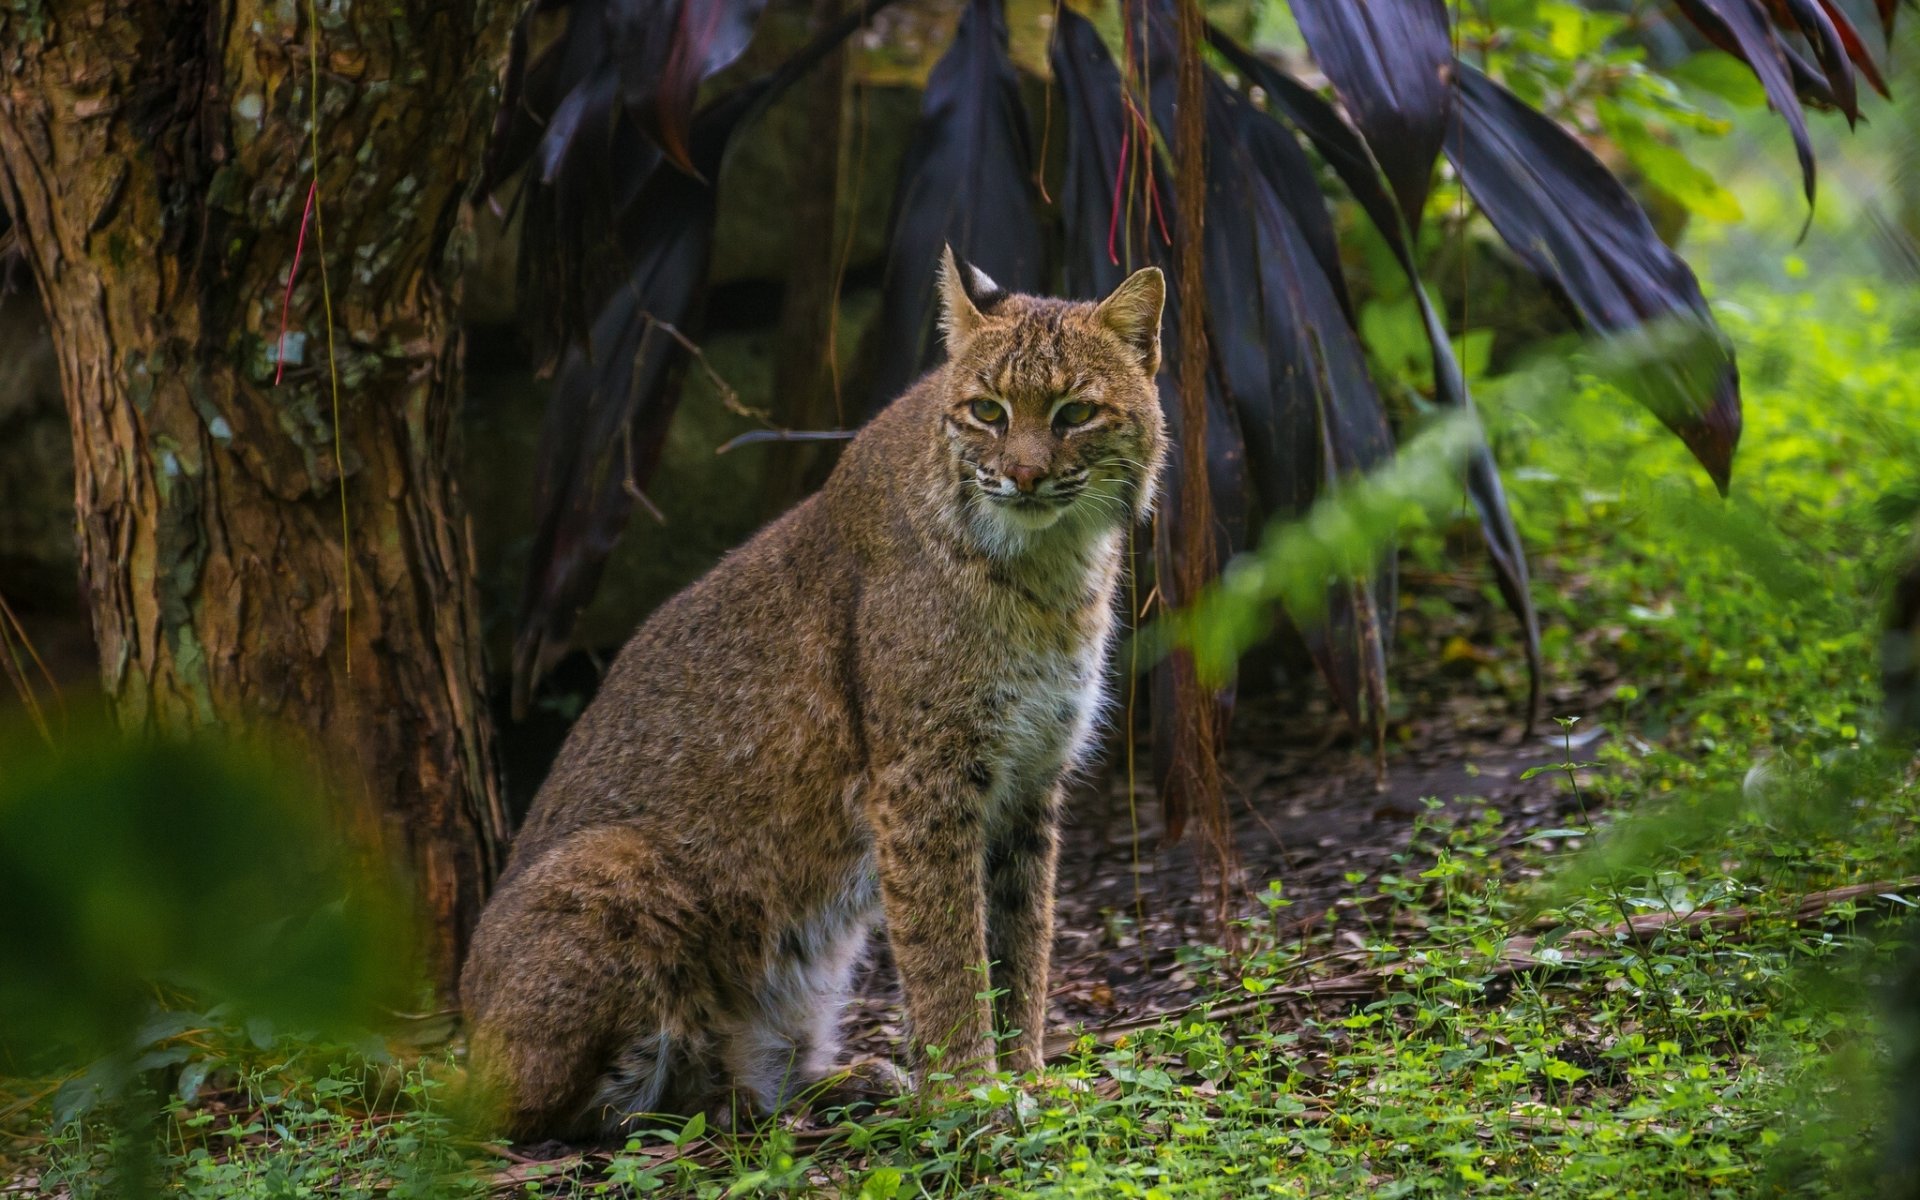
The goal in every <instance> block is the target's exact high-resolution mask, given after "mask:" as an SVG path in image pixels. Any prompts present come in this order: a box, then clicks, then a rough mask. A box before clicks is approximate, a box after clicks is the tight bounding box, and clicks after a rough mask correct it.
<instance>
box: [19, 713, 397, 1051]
mask: <svg viewBox="0 0 1920 1200" xmlns="http://www.w3.org/2000/svg"><path fill="white" fill-rule="evenodd" d="M0 762H4V763H5V764H6V767H5V771H4V774H0V911H4V912H5V913H6V914H7V919H6V920H5V921H4V922H0V1053H4V1054H5V1055H7V1056H8V1058H9V1059H10V1060H11V1061H12V1062H14V1063H16V1064H20V1063H28V1062H34V1061H39V1060H44V1058H45V1057H46V1056H47V1055H49V1054H61V1053H64V1054H69V1055H71V1054H81V1055H97V1054H104V1053H107V1052H109V1051H111V1050H113V1049H115V1048H118V1047H120V1046H123V1045H124V1044H125V1043H126V1041H127V1039H128V1038H129V1037H130V1036H131V1035H132V1034H133V1033H134V1032H135V1030H136V1029H137V1027H138V1026H139V1024H140V1023H141V1022H142V1021H143V1020H145V1019H146V1016H147V1011H148V1008H149V1006H150V1003H151V1001H152V999H153V995H154V991H153V989H154V986H155V985H156V984H168V985H172V986H174V987H176V988H179V989H181V990H184V991H187V992H190V993H192V994H195V995H201V996H207V997H211V998H215V999H218V1000H222V1001H226V1002H229V1003H231V1004H233V1005H234V1006H235V1007H237V1008H238V1009H241V1010H243V1011H245V1012H246V1013H248V1014H250V1015H253V1016H257V1017H262V1018H266V1019H270V1020H272V1021H274V1022H276V1023H280V1024H282V1025H285V1026H289V1027H294V1028H311V1029H316V1030H336V1031H337V1030H339V1029H341V1028H343V1027H345V1026H347V1025H350V1024H353V1023H355V1022H364V1021H365V1020H366V1019H368V1018H369V1017H370V1016H371V1015H372V1014H373V1007H372V1006H373V1005H374V1004H375V1003H376V1002H378V1001H382V1000H384V1001H386V1002H388V1003H395V1002H404V999H405V998H406V997H407V996H408V994H409V992H408V989H407V982H408V976H409V968H410V962H411V959H412V951H413V943H412V941H411V938H410V934H409V931H408V927H407V925H406V923H405V921H404V920H403V918H402V910H401V909H400V907H399V906H398V904H397V902H396V895H397V893H395V892H394V891H393V890H391V889H388V888H386V887H383V886H380V881H379V880H378V877H377V876H376V875H375V874H373V873H370V872H368V871H367V870H366V869H365V868H366V864H365V862H364V861H363V860H362V859H360V858H359V856H358V855H357V854H356V853H355V852H354V851H353V850H352V849H350V848H349V847H348V846H347V845H346V844H345V843H344V841H343V839H342V837H341V835H340V833H339V831H338V830H337V829H336V828H334V827H333V826H332V824H331V823H330V818H329V812H328V806H327V804H326V803H325V801H324V799H323V798H322V797H321V796H320V795H319V793H318V792H317V790H315V789H313V788H311V787H309V786H307V785H306V784H305V783H304V776H303V775H302V773H301V772H300V771H299V770H298V769H297V768H294V767H292V766H291V765H290V764H288V763H286V762H282V761H276V760H275V759H273V758H272V757H271V756H269V755H267V754H265V753H263V752H261V751H259V750H256V749H249V748H245V747H241V746H237V745H232V744H226V745H217V744H214V743H212V742H208V741H199V742H186V741H167V740H158V739H153V740H148V739H122V738H121V737H119V736H118V735H117V734H113V733H109V732H102V731H96V732H93V733H76V734H74V735H72V736H70V737H68V738H66V739H63V740H62V741H61V743H60V744H59V746H58V747H57V748H54V749H49V748H47V747H46V746H45V745H43V744H41V743H39V742H37V741H33V740H28V739H25V738H21V739H17V740H15V741H14V742H13V744H11V745H9V746H7V747H5V748H4V749H0Z"/></svg>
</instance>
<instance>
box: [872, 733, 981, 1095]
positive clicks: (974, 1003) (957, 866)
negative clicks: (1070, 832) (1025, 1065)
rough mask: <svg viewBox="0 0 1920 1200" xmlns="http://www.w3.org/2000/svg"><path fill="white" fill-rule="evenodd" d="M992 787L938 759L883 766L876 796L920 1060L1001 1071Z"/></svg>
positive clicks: (891, 912)
mask: <svg viewBox="0 0 1920 1200" xmlns="http://www.w3.org/2000/svg"><path fill="white" fill-rule="evenodd" d="M985 792H986V789H985V786H984V784H977V783H975V782H974V781H973V780H972V779H971V778H969V777H968V776H967V774H966V773H955V772H953V771H951V770H950V769H942V768H941V767H940V766H939V765H937V764H936V763H934V762H929V761H922V762H912V763H905V764H900V765H898V766H895V767H893V768H890V769H888V770H885V771H881V772H879V773H877V774H876V776H875V777H874V780H873V787H872V789H871V791H870V793H869V796H868V803H867V812H868V818H869V820H870V821H871V823H872V826H873V840H874V858H875V866H876V867H877V869H878V874H879V877H880V901H881V906H882V908H883V909H884V911H885V913H886V919H887V940H888V942H889V943H890V944H891V945H892V948H893V961H894V965H895V967H897V968H898V969H899V972H900V983H901V987H902V988H903V990H904V991H905V992H906V999H907V1019H908V1022H909V1023H910V1025H911V1026H912V1035H913V1047H914V1051H915V1055H916V1059H917V1060H918V1061H919V1065H922V1066H924V1065H926V1049H927V1047H929V1046H938V1047H940V1048H941V1057H940V1059H939V1062H938V1064H937V1066H938V1069H939V1070H942V1071H948V1072H951V1073H953V1074H954V1075H956V1076H967V1075H974V1074H978V1073H980V1072H982V1071H990V1070H992V1069H993V1040H992V1037H991V1028H992V1019H993V1013H992V1010H991V1008H990V1006H989V1004H988V1001H987V1000H986V998H985V992H986V988H987V979H986V962H987V933H986V896H985V883H984V878H983V866H984V860H985V857H986V854H985V829H984V812H985V807H986V794H985Z"/></svg>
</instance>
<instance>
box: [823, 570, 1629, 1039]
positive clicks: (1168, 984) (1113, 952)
mask: <svg viewBox="0 0 1920 1200" xmlns="http://www.w3.org/2000/svg"><path fill="white" fill-rule="evenodd" d="M1463 600H1464V598H1463ZM1462 610H1464V611H1459V612H1457V614H1456V615H1455V618H1454V619H1453V620H1448V621H1446V622H1444V624H1445V625H1449V626H1453V628H1452V629H1450V630H1448V631H1447V636H1448V637H1449V638H1451V637H1453V636H1454V635H1455V633H1456V632H1457V631H1458V629H1459V628H1460V626H1462V625H1466V626H1478V627H1479V628H1478V630H1475V632H1479V633H1482V634H1483V635H1484V633H1485V632H1486V624H1487V622H1488V621H1489V620H1490V619H1491V617H1492V614H1491V613H1489V612H1487V611H1485V610H1484V609H1482V608H1481V606H1479V605H1477V604H1475V603H1473V602H1472V601H1470V600H1468V601H1464V602H1463V604H1462ZM1475 610H1479V611H1475ZM1469 614H1471V615H1469ZM1456 621H1457V622H1458V624H1456ZM1407 632H1408V630H1406V629H1405V628H1404V627H1403V630H1402V633H1403V638H1402V643H1401V652H1402V665H1401V667H1400V669H1399V670H1397V671H1396V680H1395V683H1396V686H1397V687H1398V688H1399V689H1400V692H1401V694H1402V697H1403V703H1404V704H1405V707H1406V708H1407V710H1408V711H1409V713H1410V714H1411V715H1410V716H1408V717H1407V718H1406V719H1403V720H1400V721H1398V722H1396V723H1395V724H1394V726H1393V731H1392V736H1391V744H1390V746H1389V749H1388V751H1387V753H1386V755H1385V760H1386V774H1385V777H1384V778H1382V777H1380V775H1379V774H1378V773H1377V772H1376V768H1375V763H1374V756H1373V754H1372V751H1371V748H1370V747H1369V746H1368V745H1367V744H1366V743H1365V742H1364V741H1362V740H1360V739H1359V738H1356V737H1355V736H1354V734H1353V732H1352V728H1351V726H1350V725H1349V724H1348V723H1347V722H1346V721H1345V719H1344V718H1343V717H1341V716H1340V715H1339V714H1338V713H1335V712H1329V711H1328V710H1327V707H1326V703H1325V700H1324V699H1313V700H1310V701H1307V702H1304V703H1302V702H1300V701H1298V700H1293V701H1290V700H1288V699H1286V698H1284V697H1281V696H1277V695H1267V696H1264V697H1261V698H1257V699H1254V700H1252V701H1249V702H1243V703H1242V704H1241V705H1240V706H1239V708H1238V710H1237V711H1236V713H1235V715H1234V720H1233V727H1232V733H1231V736H1230V738H1229V743H1228V752H1227V757H1226V762H1225V768H1226V769H1225V778H1226V782H1227V788H1228V795H1229V802H1230V805H1231V808H1232V813H1233V835H1234V843H1235V847H1236V851H1237V855H1238V860H1239V866H1238V872H1237V875H1236V877H1235V879H1234V882H1233V886H1232V887H1231V888H1230V891H1229V894H1230V896H1231V898H1232V899H1231V904H1232V908H1233V914H1232V915H1233V916H1234V917H1235V918H1236V919H1237V918H1244V917H1249V916H1254V915H1258V914H1263V913H1264V912H1265V909H1264V907H1263V906H1262V905H1261V904H1260V903H1259V901H1258V900H1257V899H1255V893H1257V892H1262V891H1264V890H1265V889H1266V887H1267V884H1268V881H1270V880H1279V881H1281V883H1282V885H1283V888H1284V894H1285V896H1286V897H1287V899H1289V900H1290V901H1291V902H1292V903H1291V905H1290V907H1288V908H1286V909H1285V910H1283V911H1282V913H1281V915H1280V920H1281V922H1282V924H1283V925H1285V926H1289V927H1292V926H1302V925H1306V924H1311V923H1315V922H1327V921H1329V920H1331V921H1332V922H1333V924H1334V925H1335V928H1336V936H1339V934H1338V932H1337V931H1338V930H1339V928H1340V926H1341V925H1342V924H1344V925H1346V926H1347V927H1348V928H1349V929H1350V930H1351V931H1352V932H1350V933H1347V934H1346V935H1345V936H1347V937H1349V938H1357V937H1359V936H1360V930H1361V928H1362V924H1363V913H1362V906H1361V905H1360V904H1358V903H1356V901H1355V897H1356V896H1364V895H1371V894H1372V891H1373V886H1372V882H1371V881H1372V879H1373V878H1374V877H1376V876H1378V875H1379V874H1381V873H1382V872H1383V871H1385V870H1388V869H1390V868H1391V865H1392V861H1391V860H1392V859H1393V858H1394V856H1395V855H1398V854H1401V853H1403V852H1404V851H1405V850H1406V848H1407V845H1408V842H1409V840H1410V838H1411V836H1412V834H1413V831H1414V823H1415V818H1416V817H1417V816H1418V815H1419V814H1421V813H1423V812H1425V811H1426V808H1427V804H1426V801H1427V800H1429V799H1433V800H1437V801H1439V802H1440V803H1441V804H1443V805H1445V806H1446V807H1447V808H1449V809H1451V810H1453V811H1455V812H1465V811H1470V810H1473V809H1476V808H1481V807H1489V808H1492V809H1494V810H1497V811H1498V812H1499V813H1500V814H1501V817H1502V824H1503V826H1504V828H1505V830H1506V835H1505V836H1506V837H1508V838H1511V839H1517V838H1520V837H1524V836H1526V834H1527V833H1528V832H1529V831H1532V830H1537V829H1541V828H1549V827H1553V826H1559V825H1564V824H1567V823H1568V821H1569V820H1570V819H1571V820H1573V823H1575V824H1578V823H1579V821H1578V819H1577V817H1576V816H1574V814H1573V812H1572V810H1573V808H1574V807H1575V802H1574V801H1573V800H1572V798H1571V796H1570V795H1569V794H1568V792H1567V789H1566V787H1565V784H1564V780H1563V778H1562V777H1561V776H1560V775H1559V773H1557V772H1545V773H1542V774H1540V775H1537V776H1535V777H1534V778H1532V779H1528V780H1523V779H1522V778H1521V776H1522V775H1523V773H1524V772H1525V771H1526V770H1527V768H1529V767H1534V766H1539V765H1542V764H1553V763H1559V762H1562V761H1565V760H1566V758H1567V747H1566V745H1565V744H1564V742H1563V738H1564V737H1567V736H1571V738H1572V749H1573V752H1574V755H1575V757H1577V758H1586V757H1590V754H1591V751H1592V750H1593V749H1594V748H1595V746H1596V745H1597V744H1598V743H1599V742H1600V741H1602V740H1604V739H1605V738H1606V736H1607V731H1606V729H1605V728H1604V726H1603V725H1601V724H1599V723H1596V721H1595V719H1594V716H1593V712H1594V710H1596V709H1597V708H1598V707H1599V706H1600V703H1601V697H1603V696H1604V695H1605V694H1606V693H1607V690H1608V688H1607V684H1608V683H1609V682H1610V680H1608V679H1607V678H1606V675H1607V674H1608V673H1607V672H1606V671H1605V670H1604V669H1599V670H1591V671H1589V672H1588V673H1587V677H1586V678H1583V679H1580V680H1576V681H1567V682H1565V683H1563V684H1561V685H1560V686H1558V687H1550V688H1549V689H1548V693H1547V704H1546V708H1545V712H1546V714H1547V715H1546V716H1545V717H1543V719H1542V720H1541V722H1540V723H1539V725H1537V726H1536V727H1535V729H1534V730H1533V731H1532V733H1531V734H1527V733H1526V732H1525V730H1524V729H1523V722H1522V721H1521V719H1520V716H1519V713H1518V708H1519V706H1518V704H1517V703H1516V702H1515V701H1514V699H1513V698H1511V697H1508V696H1505V695H1501V694H1497V693H1494V692H1491V691H1489V690H1487V688H1486V686H1485V679H1484V677H1482V678H1480V679H1478V680H1476V678H1475V676H1474V674H1473V672H1472V671H1471V670H1466V671H1462V670H1459V669H1458V668H1459V666H1460V665H1461V664H1462V663H1463V662H1464V663H1466V664H1467V665H1469V666H1471V665H1472V663H1474V662H1476V661H1480V662H1484V661H1486V660H1487V659H1488V658H1489V657H1490V656H1491V654H1492V653H1493V652H1495V647H1498V649H1499V650H1504V651H1505V652H1506V653H1508V654H1513V653H1514V649H1513V648H1512V647H1509V646H1500V645H1499V644H1498V643H1497V642H1492V641H1491V639H1487V640H1486V641H1463V642H1460V643H1456V645H1464V646H1469V647H1477V648H1476V649H1474V651H1473V653H1472V655H1469V656H1464V657H1463V658H1456V659H1455V660H1454V661H1453V662H1452V663H1451V664H1449V663H1448V662H1446V661H1445V660H1444V656H1433V657H1432V658H1431V659H1430V660H1427V661H1420V660H1417V659H1413V658H1412V655H1414V654H1415V653H1417V650H1416V648H1415V647H1414V646H1410V645H1409V644H1408V643H1409V642H1412V641H1416V640H1424V639H1416V638H1409V637H1406V636H1404V635H1405V634H1406V633H1407ZM1425 632H1427V633H1432V634H1437V633H1439V632H1440V630H1438V629H1435V628H1428V629H1427V630H1425ZM1435 644H1439V643H1438V642H1436V643H1435ZM1456 653H1457V652H1456ZM1561 716H1578V717H1580V718H1581V720H1580V721H1579V722H1578V723H1577V724H1576V725H1575V727H1574V729H1573V731H1572V732H1571V734H1570V735H1569V734H1567V733H1564V732H1563V731H1562V729H1561V728H1560V727H1559V726H1558V725H1556V724H1555V723H1554V721H1553V720H1552V719H1551V718H1552V717H1561ZM1134 756H1135V758H1134V776H1135V778H1134V786H1133V787H1132V788H1129V785H1128V776H1127V771H1126V765H1125V760H1126V747H1125V745H1124V743H1122V742H1120V740H1119V739H1118V738H1116V739H1115V742H1114V745H1113V746H1111V747H1110V748H1109V759H1110V760H1111V761H1110V763H1109V765H1108V766H1107V767H1106V768H1105V769H1104V770H1102V771H1100V772H1098V773H1097V774H1096V775H1095V776H1094V777H1093V778H1092V779H1090V780H1088V781H1086V782H1085V783H1084V784H1083V785H1082V786H1081V787H1080V788H1079V789H1078V792H1077V794H1076V795H1075V797H1074V799H1073V802H1072V803H1071V805H1070V807H1069V814H1068V826H1067V829H1066V831H1065V840H1064V844H1063V846H1062V851H1061V863H1060V874H1059V883H1058V888H1057V895H1058V900H1057V916H1056V928H1055V938H1054V965H1053V989H1052V1003H1051V1007H1050V1014H1049V1022H1048V1025H1049V1030H1050V1032H1051V1034H1052V1035H1053V1037H1052V1038H1050V1041H1054V1042H1056V1043H1057V1042H1058V1041H1060V1040H1063V1038H1064V1036H1065V1035H1069V1034H1071V1033H1072V1032H1074V1031H1076V1030H1085V1031H1092V1032H1098V1031H1099V1030H1100V1029H1101V1028H1102V1027H1106V1026H1113V1025H1118V1024H1131V1023H1133V1022H1136V1021H1141V1020H1145V1019H1149V1018H1152V1017H1154V1016H1155V1015H1157V1014H1161V1013H1166V1012H1171V1011H1174V1010H1176V1009H1179V1008H1182V1007H1184V1006H1186V1005H1189V1004H1191V1003H1192V1002H1194V1001H1195V1000H1198V999H1201V998H1203V996H1202V993H1201V991H1200V990H1199V989H1198V988H1197V986H1196V983H1195V981H1194V979H1193V978H1192V976H1191V974H1190V973H1189V969H1188V967H1187V966H1186V965H1183V961H1182V958H1183V956H1182V954H1181V951H1182V950H1183V949H1184V948H1188V947H1193V946H1200V945H1209V944H1219V943H1220V942H1221V940H1222V931H1221V926H1220V922H1219V920H1218V917H1217V908H1218V895H1219V893H1218V891H1217V888H1216V887H1215V885H1214V884H1213V883H1212V882H1210V880H1211V878H1212V876H1211V874H1210V869H1211V860H1212V855H1211V853H1210V851H1209V850H1208V849H1207V848H1206V847H1205V846H1204V845H1203V844H1202V843H1201V842H1200V841H1199V838H1198V834H1197V833H1196V832H1194V831H1189V832H1188V833H1187V835H1186V836H1185V837H1184V838H1183V839H1182V840H1181V841H1179V842H1177V843H1175V844H1173V845H1170V846H1169V845H1166V844H1165V839H1164V837H1163V827H1162V823H1161V814H1160V810H1159V804H1158V801H1157V800H1156V798H1155V797H1154V796H1153V794H1152V792H1151V789H1150V784H1149V782H1148V778H1149V776H1150V774H1151V772H1150V768H1149V766H1148V762H1147V756H1148V747H1147V739H1146V737H1145V736H1144V733H1142V734H1141V735H1140V736H1138V737H1136V739H1135V745H1134ZM1130 796H1131V799H1130ZM1350 874H1358V875H1361V876H1364V877H1365V878H1366V882H1363V883H1361V884H1358V885H1356V884H1354V883H1352V882H1349V879H1348V876H1349V875H1350ZM1187 957H1189V958H1190V956H1187ZM844 1028H845V1031H846V1036H847V1040H848V1044H849V1048H850V1050H852V1051H853V1052H855V1053H865V1054H898V1053H899V1051H900V1042H901V1038H902V1033H903V1026H902V1020H901V1008H900V995H899V987H898V984H897V982H896V981H895V979H894V975H893V971H892V967H891V964H890V963H889V962H888V961H887V955H886V947H885V943H884V941H883V940H882V939H879V938H876V939H875V946H874V948H873V951H872V953H871V954H870V955H869V960H868V962H867V965H866V966H865V967H864V968H863V971H862V976H861V981H860V985H859V995H858V999H857V1000H856V1001H855V1003H854V1004H852V1005H851V1006H850V1007H849V1010H848V1013H847V1015H846V1018H845V1025H844Z"/></svg>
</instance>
